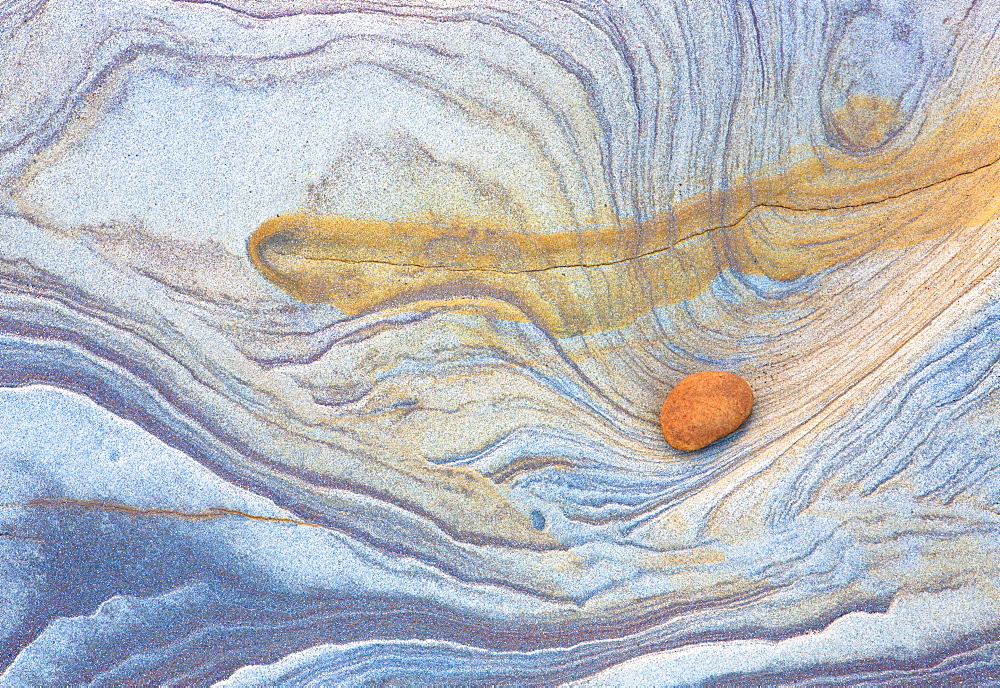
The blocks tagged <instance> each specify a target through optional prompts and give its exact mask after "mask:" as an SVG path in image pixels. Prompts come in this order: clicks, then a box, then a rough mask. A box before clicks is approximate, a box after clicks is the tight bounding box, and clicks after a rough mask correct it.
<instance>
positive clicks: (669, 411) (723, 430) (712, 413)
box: [660, 370, 753, 451]
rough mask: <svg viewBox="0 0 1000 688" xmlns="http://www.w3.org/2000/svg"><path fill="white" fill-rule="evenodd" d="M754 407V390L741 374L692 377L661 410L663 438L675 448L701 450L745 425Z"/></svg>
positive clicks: (710, 373)
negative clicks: (744, 422)
mask: <svg viewBox="0 0 1000 688" xmlns="http://www.w3.org/2000/svg"><path fill="white" fill-rule="evenodd" d="M751 408H753V390H751V389H750V385H749V384H747V381H746V380H744V379H743V378H741V377H740V376H739V375H733V374H732V373H726V372H723V371H720V370H706V371H704V372H701V373H695V374H693V375H688V376H687V377H686V378H684V379H683V380H681V381H680V382H678V383H677V386H676V387H674V389H673V391H671V392H670V394H669V395H667V398H666V400H665V401H664V402H663V408H662V409H661V410H660V426H661V427H662V428H663V436H664V437H665V438H666V439H667V442H669V443H670V446H672V447H673V448H674V449H681V450H684V451H691V450H694V449H701V448H702V447H705V446H707V445H709V444H711V443H712V442H714V441H716V440H717V439H720V438H722V437H725V436H726V435H728V434H729V433H731V432H732V431H733V430H735V429H736V428H738V427H740V425H742V424H743V421H745V420H746V419H747V416H749V415H750V409H751Z"/></svg>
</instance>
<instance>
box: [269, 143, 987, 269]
mask: <svg viewBox="0 0 1000 688" xmlns="http://www.w3.org/2000/svg"><path fill="white" fill-rule="evenodd" d="M997 163H1000V157H997V158H995V159H994V160H991V161H990V162H987V163H984V164H982V165H980V166H979V167H975V168H973V169H971V170H965V171H963V172H957V173H955V174H953V175H951V176H950V177H946V178H944V179H939V180H937V181H934V182H930V183H929V184H925V185H924V186H919V187H917V188H915V189H908V190H906V191H901V192H900V193H898V194H894V195H891V196H885V197H883V198H878V199H875V200H871V201H864V202H862V203H849V204H845V205H839V206H829V207H805V208H803V207H795V206H790V205H782V204H780V203H760V204H757V205H754V206H751V207H750V208H749V209H748V210H747V211H746V212H745V213H743V214H742V215H740V216H739V217H738V218H737V219H735V220H733V221H732V222H730V223H728V224H723V225H718V226H715V227H708V228H706V229H703V230H701V231H700V232H696V233H694V234H689V235H687V236H685V237H684V238H682V239H678V240H677V241H675V242H673V243H672V244H669V245H668V246H664V247H661V248H656V249H652V250H650V251H647V252H645V253H638V254H636V255H633V256H629V257H628V258H622V259H620V260H612V261H608V262H604V263H570V264H567V265H550V266H547V267H544V268H527V269H524V270H502V269H500V268H485V267H483V268H459V267H452V266H447V265H424V264H421V263H394V262H392V261H388V260H351V259H350V258H311V257H309V256H302V255H299V254H295V253H286V252H282V251H275V253H278V254H279V255H286V256H292V257H294V258H297V259H299V260H308V261H317V262H329V263H349V264H352V265H385V266H388V267H394V268H416V269H421V270H446V271H448V272H458V273H476V272H490V273H499V274H503V275H525V274H534V273H541V272H548V271H551V270H572V269H578V268H605V267H613V266H615V265H623V264H625V263H628V262H631V261H634V260H640V259H642V258H650V257H652V256H656V255H659V254H661V253H665V252H667V251H669V250H671V249H673V248H676V247H677V246H680V245H681V244H683V243H684V242H687V241H691V240H692V239H697V238H698V237H701V236H705V235H706V234H709V233H711V232H718V231H721V230H726V229H732V228H733V227H736V226H737V225H740V224H741V223H743V221H744V220H746V219H747V218H748V217H749V216H750V215H751V214H752V213H755V212H757V211H758V210H761V209H764V210H767V209H775V210H787V211H789V212H797V213H821V212H829V211H834V210H851V209H855V208H866V207H869V206H874V205H878V204H879V203H885V202H886V201H892V200H896V199H898V198H903V197H905V196H909V195H911V194H916V193H920V192H921V191H926V190H928V189H932V188H934V187H936V186H941V185H943V184H947V183H949V182H951V181H954V180H955V179H958V178H959V177H965V176H968V175H972V174H975V173H977V172H980V171H982V170H984V169H986V168H987V167H991V166H993V165H996V164H997Z"/></svg>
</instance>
